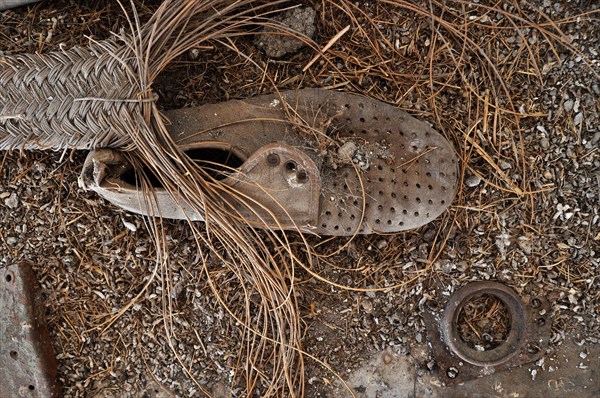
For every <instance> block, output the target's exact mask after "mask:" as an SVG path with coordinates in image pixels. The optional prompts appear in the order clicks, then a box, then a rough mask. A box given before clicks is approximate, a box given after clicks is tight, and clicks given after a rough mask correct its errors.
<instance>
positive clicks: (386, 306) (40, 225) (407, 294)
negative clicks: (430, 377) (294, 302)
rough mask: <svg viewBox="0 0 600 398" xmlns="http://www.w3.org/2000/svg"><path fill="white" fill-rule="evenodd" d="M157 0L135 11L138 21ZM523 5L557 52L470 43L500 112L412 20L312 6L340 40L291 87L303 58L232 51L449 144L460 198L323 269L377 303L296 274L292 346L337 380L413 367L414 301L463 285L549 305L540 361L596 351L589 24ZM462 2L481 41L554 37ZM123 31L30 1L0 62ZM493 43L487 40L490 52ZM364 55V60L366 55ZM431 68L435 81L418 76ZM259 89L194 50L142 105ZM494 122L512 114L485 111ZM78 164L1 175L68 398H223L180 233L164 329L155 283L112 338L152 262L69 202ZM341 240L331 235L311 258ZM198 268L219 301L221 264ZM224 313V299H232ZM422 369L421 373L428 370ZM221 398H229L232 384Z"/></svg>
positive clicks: (77, 159) (476, 74) (97, 6)
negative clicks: (399, 118)
mask: <svg viewBox="0 0 600 398" xmlns="http://www.w3.org/2000/svg"><path fill="white" fill-rule="evenodd" d="M156 3H158V2H146V5H145V6H143V7H142V6H140V7H141V8H140V9H141V11H142V17H144V16H146V15H148V13H149V12H150V10H152V9H153V8H154V7H155V6H156ZM475 3H479V2H475ZM482 3H483V1H482ZM534 3H535V4H536V6H537V7H539V8H540V10H541V11H542V12H543V15H545V16H547V17H548V18H549V19H550V20H553V21H564V22H562V23H559V25H558V26H559V27H560V29H561V30H562V33H563V34H564V36H565V37H566V38H567V39H568V42H569V43H570V44H569V46H570V48H569V46H564V45H563V46H556V45H555V43H554V42H552V41H549V40H548V39H547V37H546V38H545V37H543V35H541V34H540V30H539V29H533V28H531V29H527V28H522V29H519V30H515V29H505V30H500V29H498V30H495V29H492V28H490V29H489V30H482V32H485V34H482V35H481V36H480V37H476V36H475V35H473V36H472V38H473V39H474V40H479V39H480V41H479V42H478V44H479V45H480V46H481V48H482V53H483V54H486V55H487V56H489V57H492V56H493V59H494V61H495V62H494V64H495V65H496V68H497V69H496V72H497V73H499V74H500V75H501V76H502V79H501V80H502V81H504V82H505V83H506V84H507V85H508V86H509V88H508V92H509V93H510V96H507V95H504V94H505V93H504V92H503V91H502V89H501V88H499V87H500V84H499V82H498V80H492V77H493V72H494V71H493V70H492V69H491V68H487V69H486V68H484V66H485V65H486V64H485V63H484V62H481V60H480V59H478V58H477V57H478V56H477V54H476V53H472V52H469V51H467V54H466V55H465V61H464V63H462V64H461V66H460V68H454V66H455V65H456V63H455V62H456V59H453V58H452V56H451V55H449V54H450V53H445V52H444V51H442V50H439V49H440V48H442V47H443V45H444V44H446V45H448V46H450V47H451V46H452V45H453V44H452V43H444V42H443V41H442V39H441V38H440V37H441V36H440V37H438V36H432V34H431V29H430V21H429V19H427V18H424V17H423V16H422V15H419V14H418V13H411V12H409V10H408V9H407V8H402V9H395V8H392V7H391V6H385V5H382V4H376V2H361V4H360V7H357V8H356V9H355V8H352V7H351V6H348V7H349V8H351V9H353V10H354V12H355V14H353V15H355V19H352V18H351V17H349V16H348V13H346V12H343V10H346V9H342V8H341V7H338V6H336V5H335V4H334V3H333V2H315V3H314V4H313V5H314V8H315V10H316V11H317V15H316V18H315V23H316V34H315V41H316V42H317V43H318V44H319V45H320V46H324V45H325V44H326V43H327V42H328V40H329V39H330V38H331V37H333V36H334V35H335V34H336V33H337V32H339V31H340V30H341V28H343V27H344V26H345V25H346V24H350V25H351V26H352V28H351V29H350V31H349V32H348V33H347V34H346V35H345V36H342V37H341V38H340V39H339V40H338V42H337V43H336V44H335V45H334V46H333V47H332V48H331V50H330V52H329V53H328V57H326V58H323V59H321V60H320V61H317V62H316V63H315V66H314V67H312V68H311V69H309V71H308V72H307V73H304V74H303V73H302V72H301V69H302V67H303V66H304V65H306V64H307V63H308V62H309V61H310V60H311V59H312V58H313V56H314V51H313V50H311V49H309V48H304V49H301V50H299V51H298V52H296V53H293V54H289V55H286V56H284V58H281V59H277V60H270V59H269V58H268V56H266V55H265V53H264V52H262V50H261V49H260V48H259V46H258V45H257V44H256V43H255V41H253V40H250V39H248V40H244V39H240V40H239V42H238V45H239V48H240V49H241V50H242V51H244V52H245V53H246V54H249V55H250V56H251V57H252V59H253V60H254V61H255V62H256V63H257V64H258V65H263V66H265V67H267V75H268V76H269V77H271V78H273V79H274V81H275V82H276V83H277V85H278V86H279V87H280V88H282V89H283V88H293V87H298V86H304V85H306V86H311V85H312V86H322V87H343V88H344V89H345V90H349V91H358V92H362V93H364V94H366V95H370V96H373V97H375V98H380V99H383V100H386V101H388V102H391V103H395V104H397V105H398V106H399V107H402V108H404V109H406V110H408V111H410V112H411V113H413V114H414V115H415V116H416V117H419V118H422V119H425V120H428V121H430V122H431V123H432V124H433V125H434V126H435V127H436V128H437V129H438V130H440V131H441V132H443V133H444V134H446V136H447V137H448V138H450V139H451V140H452V141H453V142H454V144H455V146H456V148H457V151H458V153H459V155H460V157H461V159H462V160H463V163H464V181H463V189H462V190H461V191H460V192H459V195H458V197H457V199H456V201H455V203H454V205H453V206H452V207H451V208H450V210H449V211H448V212H447V213H446V214H445V216H444V217H442V218H440V219H438V220H436V221H434V222H433V223H431V224H429V225H428V226H426V227H423V228H421V229H419V230H416V231H410V232H407V233H402V234H396V235H391V236H367V237H360V238H357V239H355V240H354V241H353V242H352V243H351V244H350V245H348V246H347V248H346V249H345V250H343V251H342V252H341V253H339V254H338V255H335V256H333V257H331V258H330V262H329V263H325V262H322V263H321V264H320V265H319V269H318V271H319V272H320V273H321V274H322V275H323V276H325V277H326V278H328V279H330V280H332V281H335V282H338V283H341V284H344V285H349V286H351V287H355V288H367V289H368V288H372V289H373V290H372V291H367V292H364V291H353V290H347V289H340V288H338V287H334V286H331V285H328V284H325V283H322V282H319V281H316V280H314V279H311V278H310V277H309V276H308V275H304V274H301V273H300V274H299V278H300V283H299V288H298V295H299V300H300V302H301V314H302V316H303V321H304V323H305V325H306V336H305V339H304V346H305V348H306V350H307V352H309V353H310V354H312V355H314V356H316V357H318V358H320V359H322V360H324V361H325V362H326V363H328V364H329V365H330V366H332V367H333V368H334V369H335V370H336V371H337V372H339V373H340V375H341V376H342V377H344V376H345V375H347V374H349V372H350V371H351V370H352V369H355V368H356V367H357V366H358V365H359V364H360V363H362V362H363V361H364V360H365V359H366V358H368V357H369V355H370V354H372V353H374V352H379V351H381V350H383V349H384V348H390V349H392V350H394V351H395V352H397V353H410V349H411V346H412V345H413V344H415V342H416V343H421V342H423V341H425V339H426V332H425V330H424V325H423V321H422V318H421V315H420V311H419V309H420V308H421V306H422V304H423V302H424V301H425V300H426V299H430V298H433V299H438V300H440V301H444V300H446V299H447V297H448V296H449V295H450V294H451V293H452V292H453V291H455V290H456V289H457V288H458V287H460V286H462V285H464V284H465V283H467V282H468V281H475V280H497V281H501V282H503V283H505V284H507V285H509V286H511V287H512V288H513V289H515V290H516V291H517V292H518V293H519V294H521V295H523V296H530V295H539V294H543V295H545V296H546V297H548V298H549V299H550V300H551V302H552V303H553V310H552V318H553V327H552V337H551V342H552V344H551V352H550V353H549V355H550V356H551V355H553V353H555V352H556V351H558V350H560V347H561V344H562V343H563V342H564V341H565V340H566V339H567V338H571V337H572V335H573V334H574V333H578V335H579V336H580V337H579V339H580V340H581V341H582V342H583V341H585V342H587V343H592V344H598V343H599V340H598V339H600V320H599V319H598V313H600V271H599V269H600V268H599V262H600V261H599V258H600V255H599V254H598V253H600V228H599V226H600V214H599V206H598V203H600V150H599V149H598V147H599V143H600V116H599V113H600V101H599V98H600V81H599V79H598V76H599V73H600V64H599V62H600V61H599V58H598V51H599V50H598V49H599V48H600V31H599V26H600V25H599V24H598V22H597V21H598V17H599V16H600V13H599V9H598V5H597V4H595V2H590V1H584V0H581V1H577V0H574V1H569V2H566V1H563V2H551V1H542V0H540V1H535V2H534ZM344 4H345V3H344ZM348 4H350V3H348ZM461 4H462V3H460V2H452V4H450V5H448V7H449V8H448V14H452V12H454V11H457V10H458V11H461V13H459V15H463V16H464V15H467V17H465V18H467V19H468V20H469V21H474V22H473V23H480V24H482V26H485V27H487V26H505V25H506V24H505V21H506V15H505V14H503V12H512V13H515V14H518V15H532V17H531V18H532V19H534V20H535V21H537V22H538V23H540V24H545V25H543V27H544V29H546V30H547V31H553V32H556V31H555V30H552V26H551V24H549V23H547V21H546V20H545V19H544V18H543V17H541V16H539V15H538V16H535V18H534V16H533V15H534V14H533V11H531V7H530V6H528V5H527V4H526V3H522V2H521V3H516V2H514V3H513V2H507V3H503V5H502V6H501V8H500V11H503V12H500V11H498V10H496V11H494V12H482V10H481V9H479V8H477V5H473V6H465V5H461ZM146 7H147V8H146ZM453 7H454V8H453ZM460 7H465V8H462V9H461V8H460ZM465 13H466V14H465ZM535 15H537V14H535ZM540 15H541V14H540ZM446 20H450V17H447V19H446ZM123 23H124V18H123V17H122V13H121V11H120V10H119V8H118V7H117V6H116V5H115V4H114V3H112V2H108V1H97V2H93V4H92V2H90V3H86V4H85V5H84V4H78V3H74V2H69V1H56V2H51V3H50V2H49V3H46V2H42V3H40V4H38V5H35V6H32V7H29V8H21V9H15V10H11V11H6V12H0V55H2V53H4V54H5V55H10V54H13V53H17V52H34V51H50V50H52V49H56V48H57V47H58V45H59V44H60V43H66V45H69V46H70V45H75V44H84V43H85V42H86V40H87V39H85V37H84V35H85V34H89V35H94V37H97V38H104V37H108V35H109V32H110V31H118V29H119V28H120V27H122V26H124V25H123ZM361 29H362V30H361ZM438 29H440V30H443V29H442V28H440V27H438ZM473 29H474V30H476V29H478V28H477V27H475V28H473ZM482 29H483V28H482ZM486 29H487V28H486ZM363 30H364V31H365V32H367V34H366V35H364V36H361V35H362V31H363ZM489 32H495V33H496V34H497V36H494V37H493V39H490V37H491V36H490V34H488V33H489ZM366 37H368V38H370V40H371V42H369V40H367V39H366ZM433 37H435V38H436V41H435V42H434V40H433V39H432V38H433ZM446 37H449V36H446ZM373 43H375V44H373ZM390 43H391V44H392V47H394V48H390V47H389V44H390ZM373 45H376V47H377V48H378V51H379V53H377V54H375V53H373V51H372V50H371V51H370V52H369V50H368V49H369V48H370V49H372V48H373ZM436 46H437V47H436ZM365 49H367V50H365ZM434 49H437V50H439V53H437V52H435V51H437V50H435V51H434ZM459 50H460V47H458V50H457V51H456V52H454V53H453V54H454V56H455V57H459V56H461V54H460V51H459ZM374 54H375V55H374ZM432 54H433V55H432ZM557 56H558V58H557ZM378 57H380V58H378ZM428 57H429V58H428ZM431 57H432V58H431ZM431 59H432V60H433V61H435V64H433V66H431V65H429V63H428V62H426V61H429V60H431ZM382 60H384V61H385V60H391V61H390V62H388V63H386V62H382ZM453 62H454V63H453ZM367 66H368V67H367ZM429 71H432V73H431V74H430V73H429ZM174 75H175V76H177V77H176V78H175V77H173V76H174ZM490 76H492V77H490ZM264 81H265V79H264V78H263V71H260V70H258V69H257V68H256V67H254V66H252V65H250V64H249V63H248V62H247V61H246V60H245V58H244V57H241V56H239V55H237V54H236V53H234V52H233V51H230V50H226V49H212V50H210V49H209V50H206V49H201V50H200V53H198V52H193V53H191V54H188V55H187V56H186V57H185V58H184V59H182V60H181V61H180V62H178V63H177V65H174V66H173V68H172V70H171V71H170V72H169V73H167V74H165V76H163V77H161V79H159V81H158V83H157V92H158V93H159V94H160V95H161V98H163V104H162V106H164V107H166V108H168V107H180V106H186V105H195V104H202V103H206V102H217V101H223V100H226V99H228V98H241V97H246V96H249V95H255V94H258V93H263V92H268V91H269V87H268V85H267V84H265V83H264ZM467 82H469V84H470V85H467ZM433 92H435V93H436V95H435V96H432V93H433ZM508 98H510V99H511V100H512V102H509V101H508ZM486 104H487V105H486ZM495 106H502V107H504V108H505V109H508V110H510V109H511V106H512V107H513V111H512V112H510V111H506V112H499V111H498V112H495V111H494V109H495V108H494V107H495ZM84 156H85V154H83V153H76V152H74V153H71V152H69V151H67V152H65V153H43V152H26V153H18V152H13V153H6V154H3V159H2V167H1V168H0V250H1V253H2V255H1V256H0V266H4V265H6V264H9V263H13V262H15V261H18V260H21V259H26V260H30V261H32V262H33V263H34V265H35V269H36V271H37V274H38V278H39V280H40V282H41V284H42V287H43V293H44V295H45V297H46V298H47V299H46V303H47V308H48V318H49V320H48V322H49V326H50V331H51V335H52V337H53V339H54V340H53V343H54V347H55V351H56V353H57V358H58V363H59V375H60V383H61V384H62V386H63V389H64V393H65V396H66V397H107V396H124V397H127V396H131V397H138V396H139V397H142V396H170V395H174V396H198V395H201V389H200V387H199V385H200V386H203V388H205V389H206V390H207V391H211V392H212V393H213V394H214V395H215V396H222V395H224V391H227V388H228V385H229V383H230V381H231V380H232V379H233V377H234V371H233V370H232V369H235V365H236V360H237V354H238V350H239V349H240V347H238V344H237V341H238V340H239V336H240V335H241V333H242V331H241V329H240V328H239V326H238V325H236V323H235V322H234V321H233V320H232V319H231V318H230V317H229V316H228V315H227V313H226V312H225V311H224V310H223V308H222V307H221V306H220V305H219V304H218V303H217V302H216V300H214V298H213V297H211V293H210V289H209V288H208V286H207V285H206V275H204V274H203V272H202V268H201V266H200V264H199V259H198V258H197V250H196V249H195V242H194V240H193V237H192V236H191V233H190V232H189V230H188V228H187V227H186V225H185V223H177V222H167V223H166V227H165V228H166V234H167V236H168V242H169V245H170V250H171V251H170V253H171V256H172V257H171V258H172V267H171V269H169V271H168V272H169V274H168V275H165V277H166V278H167V279H169V280H171V281H172V284H173V292H174V293H173V295H172V297H170V299H171V304H172V306H173V316H172V317H171V318H167V317H165V316H163V314H164V311H163V310H164V308H163V303H164V300H163V298H164V297H163V296H164V293H163V291H164V287H163V286H161V284H160V282H159V280H158V279H157V280H156V282H153V283H152V285H151V286H150V288H149V289H148V290H147V291H146V292H145V293H144V296H143V299H142V300H139V301H137V302H136V303H135V304H134V305H133V306H131V308H130V309H129V310H128V311H126V312H125V313H124V314H123V315H122V316H121V317H119V318H118V320H116V322H115V323H112V324H108V323H107V321H108V320H109V319H110V314H111V313H113V312H114V311H118V310H119V309H120V308H123V307H124V306H126V305H127V304H128V303H129V302H130V301H131V300H132V299H133V298H134V297H135V296H136V295H137V294H138V292H140V291H142V288H143V286H144V285H145V283H146V281H148V278H149V277H150V275H151V274H152V273H153V272H154V271H155V266H156V265H155V262H154V256H155V253H154V248H153V243H152V241H151V239H150V235H149V234H148V232H147V230H146V226H145V222H144V219H143V218H141V217H139V216H136V215H132V214H128V213H126V212H124V211H121V210H119V209H116V208H115V207H113V206H111V205H110V204H108V203H106V202H104V201H103V200H102V199H100V198H98V197H97V196H95V195H93V194H89V193H85V192H82V191H81V190H79V189H78V188H77V177H78V174H79V171H80V168H81V165H82V163H83V158H84ZM528 192H530V193H528ZM314 240H315V243H317V242H318V241H317V240H316V239H314ZM344 242H345V241H343V240H341V239H335V240H333V241H330V242H329V243H327V245H325V246H324V247H323V248H322V249H321V250H323V251H325V252H328V251H329V252H331V251H333V250H335V249H336V248H337V247H339V246H340V245H341V244H343V243H344ZM158 272H161V271H160V270H158ZM210 272H211V273H214V274H215V275H217V278H221V280H222V281H223V284H224V285H226V283H227V275H226V274H225V273H224V271H223V270H222V267H221V266H220V265H219V264H218V263H216V262H215V264H214V265H213V266H212V268H211V270H210ZM221 273H223V275H221ZM396 285H399V286H396ZM392 287H394V288H392ZM236 297H237V296H236V295H235V292H234V291H232V292H231V293H230V298H231V300H232V301H233V300H236ZM165 325H167V327H165ZM167 331H168V333H167ZM173 347H174V348H175V350H173V349H172V348H173ZM174 352H176V353H177V354H178V355H179V356H176V355H175V354H174ZM420 359H421V360H422V361H423V364H422V365H423V367H424V368H425V366H426V363H428V362H430V361H431V359H432V358H431V357H427V356H426V357H425V358H420ZM334 380H335V375H332V374H329V373H328V372H326V371H324V370H323V368H322V367H320V366H319V365H318V364H316V363H314V362H311V361H309V362H308V367H307V388H308V390H307V396H329V395H328V394H329V391H331V384H332V383H334ZM150 385H151V386H152V388H150V389H149V387H148V386H150ZM233 395H234V396H238V395H239V396H242V394H241V392H240V390H239V389H237V387H236V389H234V394H233Z"/></svg>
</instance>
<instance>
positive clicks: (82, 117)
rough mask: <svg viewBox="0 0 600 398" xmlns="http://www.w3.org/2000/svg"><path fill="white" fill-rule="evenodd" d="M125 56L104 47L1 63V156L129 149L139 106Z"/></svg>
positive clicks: (116, 48) (117, 48)
mask: <svg viewBox="0 0 600 398" xmlns="http://www.w3.org/2000/svg"><path fill="white" fill-rule="evenodd" d="M126 52H127V49H126V48H125V47H123V46H122V45H120V46H119V45H117V44H116V43H112V42H109V41H105V42H102V43H92V44H91V45H90V47H88V48H81V47H76V48H72V49H69V50H66V51H61V52H52V53H49V54H24V55H16V56H10V57H9V56H7V57H2V58H0V87H1V90H0V150H7V149H13V148H21V149H53V150H61V149H64V148H74V149H94V148H100V147H105V148H106V147H109V148H125V147H126V146H128V145H129V144H130V142H131V140H130V138H129V137H128V134H127V130H126V128H127V125H128V123H124V121H126V120H131V118H132V115H134V114H136V113H140V109H139V108H140V106H139V102H138V100H139V95H138V92H139V91H138V89H139V84H136V82H135V80H134V76H132V74H131V73H128V72H126V69H127V67H126V65H125V64H124V63H123V61H122V60H123V59H126V58H125V55H126ZM136 97H138V98H136Z"/></svg>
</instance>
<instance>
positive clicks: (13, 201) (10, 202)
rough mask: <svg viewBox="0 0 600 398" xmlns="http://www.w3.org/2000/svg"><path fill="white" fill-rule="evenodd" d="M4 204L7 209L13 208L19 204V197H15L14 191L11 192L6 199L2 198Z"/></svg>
mask: <svg viewBox="0 0 600 398" xmlns="http://www.w3.org/2000/svg"><path fill="white" fill-rule="evenodd" d="M4 204H5V205H6V206H7V207H8V208H9V209H15V208H16V207H18V206H19V199H18V197H17V194H16V193H14V192H13V193H12V194H10V196H9V197H8V198H6V199H4Z"/></svg>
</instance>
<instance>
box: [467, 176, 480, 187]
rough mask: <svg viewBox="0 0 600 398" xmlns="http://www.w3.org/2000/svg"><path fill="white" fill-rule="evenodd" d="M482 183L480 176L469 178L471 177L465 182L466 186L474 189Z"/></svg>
mask: <svg viewBox="0 0 600 398" xmlns="http://www.w3.org/2000/svg"><path fill="white" fill-rule="evenodd" d="M480 182H481V178H479V177H478V176H476V175H472V176H469V177H467V179H466V180H465V184H466V185H467V186H468V187H471V188H474V187H476V186H477V185H479V183H480Z"/></svg>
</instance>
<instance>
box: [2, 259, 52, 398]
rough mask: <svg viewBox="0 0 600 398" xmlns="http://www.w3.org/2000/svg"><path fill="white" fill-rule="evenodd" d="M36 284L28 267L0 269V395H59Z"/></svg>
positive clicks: (45, 397) (48, 396)
mask: <svg viewBox="0 0 600 398" xmlns="http://www.w3.org/2000/svg"><path fill="white" fill-rule="evenodd" d="M56 376H57V369H56V358H55V356H54V352H53V349H52V343H51V340H50V335H49V332H48V325H47V324H46V317H45V310H44V303H43V302H42V299H41V294H40V285H39V283H38V281H37V279H36V277H35V274H34V272H33V269H32V267H31V265H30V264H29V263H27V262H20V263H18V264H15V265H9V266H8V267H5V268H2V269H0V396H1V397H43V398H53V397H58V396H59V394H60V390H59V386H58V384H57V377H56Z"/></svg>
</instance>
